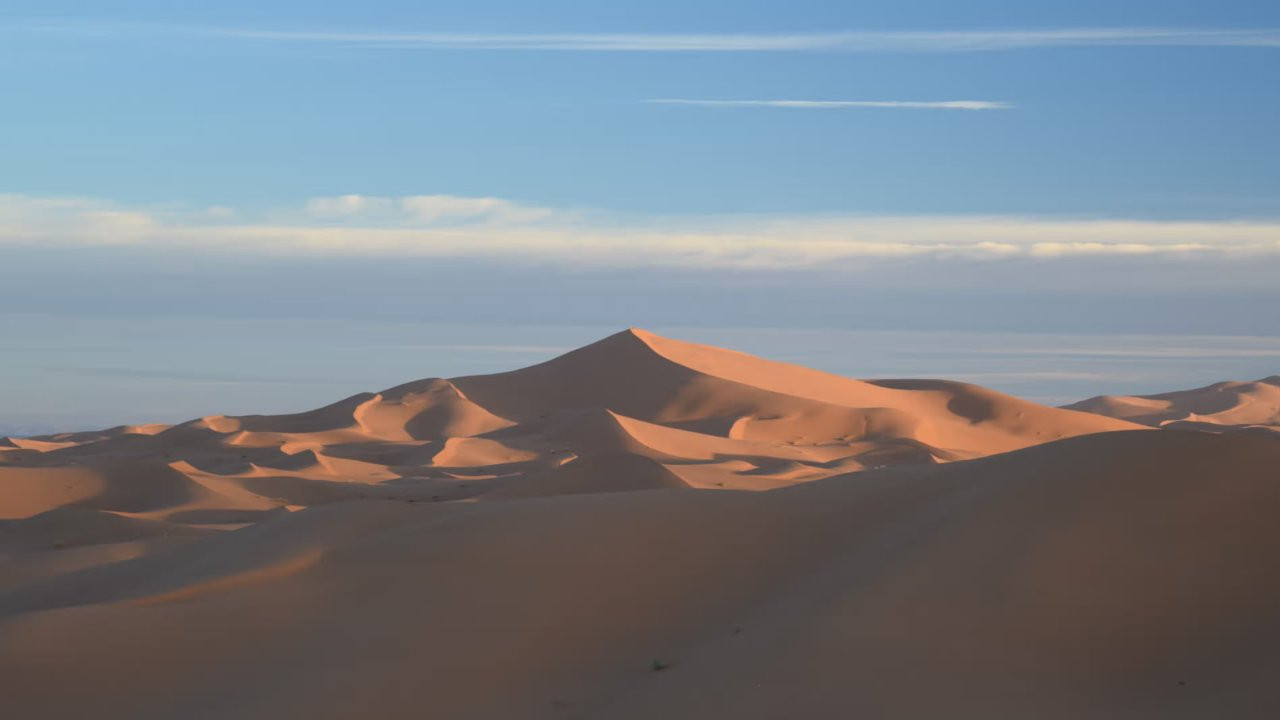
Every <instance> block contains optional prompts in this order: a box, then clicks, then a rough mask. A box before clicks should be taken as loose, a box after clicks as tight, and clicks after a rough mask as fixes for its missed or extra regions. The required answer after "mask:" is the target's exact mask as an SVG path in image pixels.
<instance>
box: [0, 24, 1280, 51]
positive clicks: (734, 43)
mask: <svg viewBox="0 0 1280 720" xmlns="http://www.w3.org/2000/svg"><path fill="white" fill-rule="evenodd" d="M23 26H24V28H28V29H35V30H42V31H45V32H77V33H86V32H89V33H95V34H98V35H102V34H124V33H132V34H151V35H163V36H186V37H205V38H223V39H234V40H246V41H261V42H295V43H318V44H330V45H351V46H360V47H384V48H393V49H394V48H401V49H425V50H558V51H610V52H814V51H831V52H980V51H995V50H1019V49H1029V48H1047V47H1097V46H1130V47H1132V46H1153V47H1268V48H1275V47H1280V29H1277V28H1251V29H1213V28H1168V27H1100V28H1048V29H1045V28H1040V29H1005V30H922V31H910V30H907V31H893V30H886V31H861V32H859V31H851V32H824V33H688V34H682V33H655V34H648V33H534V34H520V33H450V32H434V33H432V32H402V31H378V30H369V31H351V30H294V29H259V28H233V27H217V26H199V25H165V24H154V23H121V22H100V21H99V22H90V21H65V20H64V21H44V22H38V23H33V22H26V23H24V24H23Z"/></svg>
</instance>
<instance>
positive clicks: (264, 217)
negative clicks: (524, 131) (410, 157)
mask: <svg viewBox="0 0 1280 720" xmlns="http://www.w3.org/2000/svg"><path fill="white" fill-rule="evenodd" d="M3 245H10V246H17V245H29V246H39V247H49V246H72V247H86V246H120V247H156V248H162V249H165V250H170V251H171V250H178V249H182V248H188V249H203V250H217V251H223V252H237V253H244V254H278V255H299V254H306V255H320V256H324V255H327V256H386V257H411V256H418V257H422V256H426V257H441V258H489V259H495V260H514V261H540V262H548V263H555V264H561V265H604V266H614V267H617V266H666V267H713V268H714V267H719V268H811V267H812V268H821V267H832V266H838V265H839V264H841V263H846V264H848V263H858V264H865V263H868V262H874V261H877V260H890V259H910V258H926V259H930V258H932V259H946V258H968V259H977V260H982V259H1002V258H1027V259H1037V260H1053V259H1055V258H1071V257H1115V256H1130V257H1135V256H1136V257H1141V256H1148V257H1190V258H1195V257H1257V256H1262V255H1265V256H1269V257H1278V256H1280V222H1190V221H1176V222H1173V221H1170V222H1159V221H1144V220H1059V219H1046V218H1035V217H1022V216H794V215H790V216H769V215H761V216H717V217H706V218H694V219H690V218H648V219H642V220H634V219H631V220H628V219H622V218H617V217H613V216H610V215H608V214H604V213H583V212H577V211H574V212H567V211H561V210H556V209H553V208H543V207H537V206H531V205H526V204H522V203H516V202H511V201H507V200H500V199H497V198H464V197H457V196H450V195H425V196H410V197H399V198H391V197H375V196H366V195H347V196H340V197H338V198H316V199H312V200H310V201H307V202H305V203H303V204H302V205H301V207H298V208H282V209H279V210H276V211H274V212H269V213H263V214H258V215H246V214H244V213H240V212H234V211H232V212H227V211H226V210H225V209H223V210H222V211H220V212H218V213H208V212H207V211H204V210H192V211H189V212H175V211H173V210H156V209H148V208H137V207H126V206H120V205H116V204H114V203H111V202H108V201H105V200H97V199H82V198H42V197H32V196H26V195H0V246H3Z"/></svg>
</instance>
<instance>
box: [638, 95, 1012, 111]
mask: <svg viewBox="0 0 1280 720" xmlns="http://www.w3.org/2000/svg"><path fill="white" fill-rule="evenodd" d="M647 102H650V103H654V104H657V105H693V106H696V107H713V108H735V107H772V108H798V109H802V110H804V109H807V110H839V109H842V108H906V109H913V110H1008V109H1010V108H1012V107H1013V105H1012V104H1011V103H1007V102H998V101H993V100H942V101H937V102H921V101H916V100H687V99H682V98H655V99H653V100H649V101H647Z"/></svg>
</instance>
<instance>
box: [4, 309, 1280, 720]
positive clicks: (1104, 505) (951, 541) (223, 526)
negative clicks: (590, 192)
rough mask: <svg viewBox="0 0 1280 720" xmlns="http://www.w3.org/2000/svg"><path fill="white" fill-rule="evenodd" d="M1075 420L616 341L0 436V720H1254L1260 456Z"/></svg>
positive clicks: (1268, 683) (1268, 443)
mask: <svg viewBox="0 0 1280 720" xmlns="http://www.w3.org/2000/svg"><path fill="white" fill-rule="evenodd" d="M1267 382H1269V381H1264V384H1265V383H1267ZM1191 392H1192V393H1195V392H1200V391H1191ZM1239 394H1240V395H1242V396H1248V397H1255V396H1256V395H1257V393H1256V392H1252V391H1243V392H1241V393H1239ZM1090 403H1092V404H1090ZM1171 404H1172V403H1171ZM1239 404H1240V403H1237V404H1236V405H1233V407H1236V406H1238V405H1239ZM1253 404H1254V405H1256V404H1257V403H1256V402H1255V403H1253ZM1081 405H1082V408H1081V409H1086V410H1090V411H1093V412H1079V411H1077V410H1071V409H1058V408H1049V407H1044V406H1040V405H1036V404H1034V403H1029V402H1026V401H1023V400H1019V399H1017V398H1013V397H1010V396H1007V395H1003V394H1000V393H997V392H994V391H992V390H988V389H985V388H981V387H977V386H973V385H966V384H962V383H953V382H947V381H942V380H875V381H857V380H851V379H847V378H843V377H838V376H833V375H828V374H824V373H820V372H817V371H814V370H809V369H806V368H800V367H796V366H791V365H785V364H780V363H774V362H771V361H767V360H763V359H760V358H755V357H751V356H748V355H744V354H741V353H736V352H732V351H729V350H723V349H718V348H711V347H706V346H699V345H694V344H690V343H685V342H680V341H675V340H670V339H666V338H661V337H658V336H655V335H653V334H651V333H647V332H644V331H640V330H634V329H633V330H628V331H625V332H623V333H619V334H617V335H614V336H611V337H609V338H606V339H604V340H602V341H600V342H598V343H595V344H593V345H590V346H587V347H584V348H582V349H580V350H577V351H574V352H572V353H569V354H567V355H564V356H561V357H559V358H556V359H554V360H551V361H549V362H547V363H543V364H541V365H537V366H534V367H530V368H525V369H522V370H517V371H514V372H510V373H503V374H498V375H487V376H471V377H462V378H454V379H451V380H443V379H428V380H421V381H416V382H411V383H407V384H405V385H401V386H399V387H396V388H393V389H390V390H386V391H383V392H381V393H367V394H361V395H357V396H354V397H351V398H347V399H346V400H342V401H339V402H337V403H334V404H332V405H329V406H326V407H323V408H321V409H319V410H315V411H312V412H307V413H300V414H295V415H285V416H244V417H229V416H213V417H206V418H201V419H198V420H193V421H191V422H188V423H183V424H180V425H176V426H172V427H165V426H154V425H148V426H134V427H122V428H113V429H110V430H105V431H101V432H93V433H77V434H70V435H60V436H54V437H41V438H35V439H22V438H14V439H10V440H9V441H8V442H0V707H4V708H5V709H6V710H9V711H10V712H12V713H14V714H16V715H18V716H23V717H42V718H174V717H181V718H224V717H227V718H230V717H235V718H295V717H296V718H350V717H379V718H423V717H438V718H654V717H666V718H708V717H746V718H779V717H806V718H848V717H869V718H934V717H948V718H990V717H1039V718H1079V717H1091V718H1108V717H1115V718H1122V717H1123V718H1133V717H1152V718H1157V717H1158V718H1180V717H1185V718H1199V717H1207V716H1219V717H1241V718H1248V717H1259V718H1262V717H1272V716H1274V715H1275V713H1277V712H1280V688H1278V687H1277V686H1276V683H1275V682H1274V678H1275V677H1277V676H1280V613H1277V612H1276V610H1275V608H1276V607H1280V576H1277V575H1276V574H1275V573H1274V558H1275V557H1276V556H1277V553H1278V552H1280V525H1278V524H1277V523H1275V522H1274V517H1275V516H1276V513H1277V511H1278V510H1280V476H1277V474H1276V468H1278V467H1280V438H1277V437H1276V436H1275V435H1274V434H1272V433H1270V432H1259V433H1243V432H1231V433H1223V432H1212V433H1210V432H1197V431H1190V430H1186V429H1176V427H1185V426H1182V425H1178V423H1173V424H1172V425H1171V424H1170V423H1164V425H1165V426H1164V427H1162V428H1160V429H1142V428H1143V426H1142V425H1140V424H1137V423H1139V422H1141V423H1147V424H1159V423H1158V422H1151V420H1150V419H1149V418H1147V416H1146V415H1144V414H1142V413H1127V414H1126V413H1121V412H1116V413H1112V414H1115V415H1121V416H1122V417H1107V416H1104V415H1103V414H1099V413H1098V412H1096V410H1097V408H1098V407H1102V406H1103V405H1105V404H1103V405H1100V404H1099V403H1098V402H1094V401H1088V402H1086V403H1082V404H1081ZM1123 405H1124V403H1121V402H1112V403H1111V406H1115V407H1120V406H1123ZM1196 407H1202V408H1203V407H1206V406H1196ZM1222 412H1223V411H1222V410H1216V411H1214V413H1218V417H1217V419H1218V422H1217V423H1214V426H1215V427H1217V428H1224V427H1228V424H1227V423H1228V421H1229V420H1243V422H1242V423H1241V424H1242V425H1257V424H1259V423H1256V422H1255V420H1257V419H1258V418H1257V416H1256V415H1255V414H1251V413H1253V411H1252V410H1250V411H1249V412H1248V413H1240V412H1237V413H1236V414H1234V415H1233V414H1230V413H1227V414H1221V413H1222ZM1197 413H1198V417H1200V418H1203V417H1204V416H1205V413H1203V412H1202V411H1197ZM1131 421H1132V422H1131ZM1262 424H1265V423H1262ZM1175 426H1176V427H1175Z"/></svg>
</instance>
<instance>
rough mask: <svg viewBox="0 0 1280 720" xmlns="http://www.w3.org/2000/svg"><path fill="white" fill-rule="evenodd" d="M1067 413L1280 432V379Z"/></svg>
mask: <svg viewBox="0 0 1280 720" xmlns="http://www.w3.org/2000/svg"><path fill="white" fill-rule="evenodd" d="M1067 407H1068V408H1070V409H1072V410H1080V411H1083V412H1091V413H1096V414H1098V415H1105V416H1107V417H1114V418H1120V419H1123V420H1128V421H1130V422H1136V423H1140V424H1142V425H1150V426H1152V427H1182V428H1185V429H1197V430H1209V431H1219V432H1221V431H1260V432H1267V431H1273V432H1280V375H1272V376H1271V377H1266V378H1263V379H1261V380H1257V381H1254V382H1220V383H1214V384H1213V385H1208V386H1206V387H1202V388H1196V389H1194V390H1182V391H1178V392H1168V393H1160V394H1158V395H1128V396H1126V395H1102V396H1099V397H1094V398H1089V399H1088V400H1082V401H1081V402H1078V403H1075V404H1074V405H1068V406H1067Z"/></svg>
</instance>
